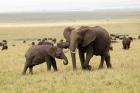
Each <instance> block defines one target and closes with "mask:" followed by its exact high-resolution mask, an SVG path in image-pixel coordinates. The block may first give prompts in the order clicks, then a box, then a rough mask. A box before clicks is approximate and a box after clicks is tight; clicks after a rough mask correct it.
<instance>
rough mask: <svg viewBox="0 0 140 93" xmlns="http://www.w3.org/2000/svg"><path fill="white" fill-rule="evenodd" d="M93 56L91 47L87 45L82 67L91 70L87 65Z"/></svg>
mask: <svg viewBox="0 0 140 93" xmlns="http://www.w3.org/2000/svg"><path fill="white" fill-rule="evenodd" d="M92 57H93V49H92V47H88V48H87V50H86V59H85V63H84V67H85V68H86V69H88V70H91V66H90V65H89V61H90V59H91V58H92Z"/></svg>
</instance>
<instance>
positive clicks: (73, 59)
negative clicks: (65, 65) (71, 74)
mask: <svg viewBox="0 0 140 93" xmlns="http://www.w3.org/2000/svg"><path fill="white" fill-rule="evenodd" d="M75 50H76V47H75V46H71V45H70V52H71V58H72V65H73V70H76V55H75V53H76V52H75Z"/></svg>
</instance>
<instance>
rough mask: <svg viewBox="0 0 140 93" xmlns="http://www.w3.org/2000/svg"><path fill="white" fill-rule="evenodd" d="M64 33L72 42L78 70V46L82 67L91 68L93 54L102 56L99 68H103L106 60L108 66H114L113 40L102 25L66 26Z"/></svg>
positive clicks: (72, 55)
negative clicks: (111, 58) (112, 62)
mask: <svg viewBox="0 0 140 93" xmlns="http://www.w3.org/2000/svg"><path fill="white" fill-rule="evenodd" d="M63 35H64V38H65V39H66V41H67V42H69V43H70V47H69V48H70V51H71V58H72V64H73V70H76V55H75V53H76V52H75V50H76V48H77V49H78V50H79V57H80V62H81V66H82V69H89V70H90V69H91V66H90V65H89V61H90V59H91V58H92V57H93V55H97V56H101V61H100V65H99V68H103V64H104V60H105V61H106V65H107V67H108V68H111V67H112V65H111V63H110V55H109V48H110V44H111V40H110V36H109V33H108V32H107V31H106V30H105V29H104V28H102V27H100V26H95V27H89V26H81V27H79V28H78V29H74V28H73V27H66V28H65V29H64V32H63ZM85 54H86V55H85Z"/></svg>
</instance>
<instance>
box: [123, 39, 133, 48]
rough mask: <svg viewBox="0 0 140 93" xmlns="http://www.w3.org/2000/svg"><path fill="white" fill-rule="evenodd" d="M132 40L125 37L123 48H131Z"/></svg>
mask: <svg viewBox="0 0 140 93" xmlns="http://www.w3.org/2000/svg"><path fill="white" fill-rule="evenodd" d="M131 41H132V40H131V38H129V37H124V38H123V40H122V45H123V49H129V48H130V44H131Z"/></svg>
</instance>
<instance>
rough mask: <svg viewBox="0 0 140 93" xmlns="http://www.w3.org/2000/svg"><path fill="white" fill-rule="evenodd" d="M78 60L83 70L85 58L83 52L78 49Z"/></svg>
mask: <svg viewBox="0 0 140 93" xmlns="http://www.w3.org/2000/svg"><path fill="white" fill-rule="evenodd" d="M79 58H80V62H81V66H82V69H85V68H84V62H85V56H84V52H83V51H82V50H80V49H79Z"/></svg>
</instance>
